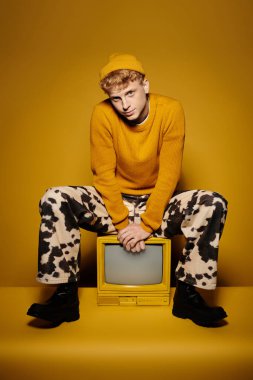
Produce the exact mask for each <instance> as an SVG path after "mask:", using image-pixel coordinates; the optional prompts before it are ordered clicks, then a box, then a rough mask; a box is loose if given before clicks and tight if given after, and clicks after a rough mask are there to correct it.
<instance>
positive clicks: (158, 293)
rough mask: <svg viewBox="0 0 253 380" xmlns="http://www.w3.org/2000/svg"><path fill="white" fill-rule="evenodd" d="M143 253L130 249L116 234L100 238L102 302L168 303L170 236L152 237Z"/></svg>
mask: <svg viewBox="0 0 253 380" xmlns="http://www.w3.org/2000/svg"><path fill="white" fill-rule="evenodd" d="M145 244H146V249H145V251H143V252H140V253H131V252H128V251H126V250H125V249H124V248H123V246H122V245H121V244H120V242H119V241H118V239H117V236H116V235H107V236H100V237H98V238H97V301H98V305H108V306H109V305H140V306H141V305H164V306H166V305H168V304H169V296H170V265H171V264H170V263H171V262H170V256H171V241H170V240H169V239H160V238H153V237H152V238H149V239H148V240H146V241H145Z"/></svg>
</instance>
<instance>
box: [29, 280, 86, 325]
mask: <svg viewBox="0 0 253 380" xmlns="http://www.w3.org/2000/svg"><path fill="white" fill-rule="evenodd" d="M27 315H30V316H31V317H35V318H40V319H44V320H46V321H49V322H51V323H52V324H53V325H54V326H58V325H60V324H61V323H62V322H72V321H76V320H78V319H79V317H80V315H79V299H78V286H77V283H76V282H72V283H67V284H60V285H59V286H58V288H57V289H56V291H55V293H54V294H53V295H52V297H51V298H49V300H48V301H47V302H46V303H44V304H39V303H34V304H32V306H31V307H30V308H29V309H28V311H27Z"/></svg>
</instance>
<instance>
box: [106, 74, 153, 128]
mask: <svg viewBox="0 0 253 380" xmlns="http://www.w3.org/2000/svg"><path fill="white" fill-rule="evenodd" d="M148 92H149V82H148V81H147V80H144V82H143V83H140V82H139V81H138V80H135V81H134V82H130V83H129V84H128V85H127V87H125V88H114V89H111V90H110V91H109V92H108V95H109V98H110V101H111V103H112V105H113V107H114V108H115V110H116V111H117V112H118V113H119V114H120V115H121V116H123V118H124V119H126V120H127V121H129V122H130V123H133V124H139V123H141V122H142V121H143V120H145V118H146V117H147V115H148V112H149V103H148V97H147V94H148Z"/></svg>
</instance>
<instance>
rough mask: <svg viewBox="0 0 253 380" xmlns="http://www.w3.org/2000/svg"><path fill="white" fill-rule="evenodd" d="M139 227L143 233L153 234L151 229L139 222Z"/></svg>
mask: <svg viewBox="0 0 253 380" xmlns="http://www.w3.org/2000/svg"><path fill="white" fill-rule="evenodd" d="M140 226H141V228H142V229H143V230H144V231H146V232H150V233H152V232H153V230H152V228H150V227H147V226H146V225H145V224H144V223H143V222H141V224H140Z"/></svg>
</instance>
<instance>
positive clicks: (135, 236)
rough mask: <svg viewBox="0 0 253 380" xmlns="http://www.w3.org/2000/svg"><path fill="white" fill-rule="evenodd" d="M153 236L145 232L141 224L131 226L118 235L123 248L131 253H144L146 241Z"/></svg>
mask: <svg viewBox="0 0 253 380" xmlns="http://www.w3.org/2000/svg"><path fill="white" fill-rule="evenodd" d="M150 235H151V233H150V232H147V231H145V230H144V229H143V228H142V227H141V226H140V224H136V223H133V224H129V225H128V226H127V227H126V228H123V229H122V230H120V231H119V233H118V239H119V241H120V242H121V244H122V245H123V247H124V248H125V249H126V250H127V251H130V252H140V251H144V249H145V243H144V240H146V239H147V238H148V237H149V236H150Z"/></svg>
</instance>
